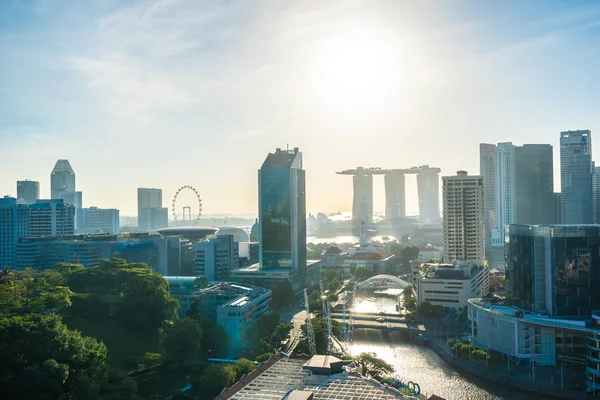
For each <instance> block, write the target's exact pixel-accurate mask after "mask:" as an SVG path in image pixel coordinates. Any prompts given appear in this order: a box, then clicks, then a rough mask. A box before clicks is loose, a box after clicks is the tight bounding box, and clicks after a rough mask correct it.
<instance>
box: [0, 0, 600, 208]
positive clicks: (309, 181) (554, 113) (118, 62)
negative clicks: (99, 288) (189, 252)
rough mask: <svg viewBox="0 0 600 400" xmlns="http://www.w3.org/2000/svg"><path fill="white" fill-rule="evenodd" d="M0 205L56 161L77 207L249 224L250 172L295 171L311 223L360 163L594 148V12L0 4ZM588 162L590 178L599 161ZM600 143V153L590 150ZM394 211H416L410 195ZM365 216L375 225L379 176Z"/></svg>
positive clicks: (403, 5) (337, 198)
mask: <svg viewBox="0 0 600 400" xmlns="http://www.w3.org/2000/svg"><path fill="white" fill-rule="evenodd" d="M0 8H1V12H0V171H2V172H1V173H0V195H4V194H11V195H16V181H17V180H24V179H31V180H37V181H39V182H40V185H41V197H43V198H48V197H50V193H49V192H50V184H49V176H50V171H51V170H52V168H53V166H54V164H55V162H56V160H57V159H59V158H66V159H68V160H69V161H70V163H71V165H72V167H73V169H74V170H75V173H76V175H77V190H81V191H83V203H84V207H87V206H92V205H95V206H98V207H105V208H118V209H119V210H120V211H121V214H122V215H135V214H136V205H137V200H136V189H137V188H138V187H156V188H161V189H163V202H164V204H165V205H166V206H170V201H171V198H172V196H173V194H174V193H175V191H176V190H177V188H179V187H180V186H183V185H192V186H194V187H196V188H197V189H198V190H199V192H200V194H201V197H202V201H203V205H204V212H205V213H207V214H219V213H231V214H242V213H244V214H245V213H256V210H257V202H258V198H257V197H258V196H257V169H258V168H260V166H261V164H262V162H263V160H264V158H265V157H266V155H267V153H268V152H273V151H274V150H275V148H276V147H282V148H285V147H286V145H289V147H290V148H292V147H299V148H300V150H301V151H302V153H303V156H304V168H305V169H306V175H307V177H306V186H307V211H309V212H319V211H323V212H327V211H339V210H350V209H351V204H352V180H351V178H350V177H348V176H340V175H336V174H335V172H336V171H339V170H343V169H349V168H354V167H356V166H359V165H360V166H365V167H368V166H378V167H382V168H407V167H412V166H418V165H424V164H429V165H431V166H436V167H440V168H441V169H442V173H441V175H442V176H443V175H452V174H454V173H455V171H456V170H459V169H464V170H467V171H469V173H470V174H477V173H478V172H479V171H478V170H479V143H482V142H486V143H496V142H505V141H512V142H513V143H515V144H517V145H521V144H524V143H549V144H551V145H553V147H554V180H555V191H558V190H559V189H560V184H559V180H560V174H559V148H558V142H559V135H560V132H561V131H565V130H575V129H590V130H591V131H592V138H594V137H595V134H599V135H600V121H599V116H598V104H600V90H599V89H600V85H599V83H600V76H599V74H598V72H597V69H598V68H597V65H598V63H599V61H600V54H599V53H598V51H597V49H598V48H600V18H599V17H600V3H598V2H594V1H570V2H553V3H549V2H527V3H523V2H520V1H503V2H491V1H488V2H481V1H447V2H441V1H420V2H398V1H374V0H370V1H341V0H339V1H329V2H322V1H303V2H292V1H289V2H285V4H283V3H282V2H271V1H231V2H226V3H222V2H198V1H185V0H162V1H152V2H143V1H127V2H122V1H116V0H106V1H102V2H76V1H51V0H40V1H32V2H19V1H13V0H0ZM594 142H595V139H592V149H593V158H594V159H595V160H597V161H600V145H596V146H594V145H593V143H594ZM598 143H600V142H598ZM407 182H408V187H407V195H408V196H409V198H407V213H408V214H414V213H416V212H418V206H417V199H416V184H415V183H414V182H413V179H407ZM374 195H375V209H376V210H378V211H379V210H383V209H384V206H383V203H384V192H383V182H382V180H381V181H380V180H379V179H377V178H376V184H375V190H374Z"/></svg>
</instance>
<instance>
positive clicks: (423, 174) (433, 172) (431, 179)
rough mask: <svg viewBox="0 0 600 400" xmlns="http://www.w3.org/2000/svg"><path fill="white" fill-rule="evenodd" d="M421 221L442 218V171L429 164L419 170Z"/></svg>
mask: <svg viewBox="0 0 600 400" xmlns="http://www.w3.org/2000/svg"><path fill="white" fill-rule="evenodd" d="M417 192H418V194H419V221H421V222H433V221H437V220H439V218H440V172H439V170H438V169H437V168H429V166H428V165H425V166H424V167H422V168H420V169H419V172H417Z"/></svg>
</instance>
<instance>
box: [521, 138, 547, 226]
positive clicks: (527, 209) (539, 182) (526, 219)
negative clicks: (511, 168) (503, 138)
mask: <svg viewBox="0 0 600 400" xmlns="http://www.w3.org/2000/svg"><path fill="white" fill-rule="evenodd" d="M515 171H516V174H515V178H516V184H515V188H516V196H515V200H516V204H515V222H516V223H517V224H524V225H536V224H551V223H554V222H556V221H555V218H554V203H553V201H552V200H553V196H554V172H553V165H552V145H549V144H524V145H523V146H517V147H515Z"/></svg>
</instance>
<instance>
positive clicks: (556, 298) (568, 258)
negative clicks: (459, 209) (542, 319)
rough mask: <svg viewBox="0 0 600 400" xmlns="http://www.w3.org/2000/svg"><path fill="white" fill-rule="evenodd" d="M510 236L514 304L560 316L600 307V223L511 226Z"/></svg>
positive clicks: (509, 295) (508, 269) (508, 276)
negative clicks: (599, 290)
mask: <svg viewBox="0 0 600 400" xmlns="http://www.w3.org/2000/svg"><path fill="white" fill-rule="evenodd" d="M506 236H507V237H506V284H505V287H506V297H507V299H508V300H509V301H510V302H511V304H513V305H514V306H516V307H519V308H520V309H522V310H525V311H530V312H533V313H544V314H546V315H550V316H557V317H580V316H589V315H591V313H592V311H593V310H598V309H600V295H599V293H598V289H597V288H598V287H600V225H510V226H508V227H507V228H506Z"/></svg>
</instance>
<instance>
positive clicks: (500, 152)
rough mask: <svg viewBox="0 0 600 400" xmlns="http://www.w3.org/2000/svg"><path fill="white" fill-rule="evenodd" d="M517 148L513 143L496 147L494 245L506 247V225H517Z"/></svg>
mask: <svg viewBox="0 0 600 400" xmlns="http://www.w3.org/2000/svg"><path fill="white" fill-rule="evenodd" d="M515 179H516V177H515V146H514V145H513V144H512V143H511V142H506V143H498V146H497V147H496V227H495V230H493V231H492V239H493V242H492V245H495V246H498V245H501V246H503V245H504V225H510V224H514V223H515V194H516V189H515Z"/></svg>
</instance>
